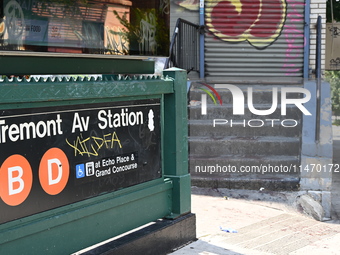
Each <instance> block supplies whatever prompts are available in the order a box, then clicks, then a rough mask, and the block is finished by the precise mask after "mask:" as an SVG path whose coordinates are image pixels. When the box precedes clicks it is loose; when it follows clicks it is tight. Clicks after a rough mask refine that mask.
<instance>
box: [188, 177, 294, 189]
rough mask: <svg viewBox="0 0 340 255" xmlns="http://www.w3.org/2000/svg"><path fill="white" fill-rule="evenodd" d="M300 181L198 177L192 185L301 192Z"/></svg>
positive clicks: (288, 178)
mask: <svg viewBox="0 0 340 255" xmlns="http://www.w3.org/2000/svg"><path fill="white" fill-rule="evenodd" d="M299 183H300V179H299V178H298V177H293V178H291V177H286V178H284V177H282V178H279V177H278V176H277V175H274V176H272V178H269V177H268V178H266V179H263V178H259V179H256V178H254V177H251V178H247V177H239V178H211V177H207V178H204V177H197V176H193V177H192V178H191V185H192V186H196V187H202V188H212V189H218V188H227V189H249V190H261V189H266V190H274V191H280V190H283V191H293V190H299Z"/></svg>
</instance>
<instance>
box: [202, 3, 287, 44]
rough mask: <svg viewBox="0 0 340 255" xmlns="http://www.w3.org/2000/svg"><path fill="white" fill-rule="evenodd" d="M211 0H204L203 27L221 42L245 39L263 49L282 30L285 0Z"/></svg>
mask: <svg viewBox="0 0 340 255" xmlns="http://www.w3.org/2000/svg"><path fill="white" fill-rule="evenodd" d="M215 3H216V2H210V3H208V8H207V26H208V27H209V30H210V31H211V32H212V33H213V34H214V35H215V36H217V37H218V38H220V39H222V40H224V41H230V42H241V41H248V42H249V43H250V44H251V45H253V46H255V47H257V48H265V47H267V46H269V45H270V44H271V43H273V42H274V41H275V40H276V39H277V38H278V36H279V35H280V33H281V31H282V27H283V24H284V21H285V17H286V2H285V0H222V1H219V2H217V3H216V4H215Z"/></svg>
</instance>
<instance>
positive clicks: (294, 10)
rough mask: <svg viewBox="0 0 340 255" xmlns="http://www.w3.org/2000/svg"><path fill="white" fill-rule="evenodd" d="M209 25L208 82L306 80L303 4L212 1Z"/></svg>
mask: <svg viewBox="0 0 340 255" xmlns="http://www.w3.org/2000/svg"><path fill="white" fill-rule="evenodd" d="M205 20H206V26H207V31H206V36H205V68H206V70H205V72H206V78H207V80H208V81H209V80H210V81H216V82H218V81H222V82H225V81H240V82H242V81H252V82H254V81H257V82H280V83H282V82H288V81H289V82H298V81H300V80H301V79H302V76H303V52H304V0H229V1H223V0H222V1H219V0H210V1H206V4H205Z"/></svg>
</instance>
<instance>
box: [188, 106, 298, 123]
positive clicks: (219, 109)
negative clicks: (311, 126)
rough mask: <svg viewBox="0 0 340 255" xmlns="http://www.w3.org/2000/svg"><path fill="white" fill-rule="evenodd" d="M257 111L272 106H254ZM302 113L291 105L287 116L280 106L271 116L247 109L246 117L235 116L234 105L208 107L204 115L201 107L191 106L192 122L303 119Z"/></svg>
mask: <svg viewBox="0 0 340 255" xmlns="http://www.w3.org/2000/svg"><path fill="white" fill-rule="evenodd" d="M254 107H255V109H257V110H268V109H270V107H271V105H264V104H262V105H254ZM301 114H302V113H301V111H300V110H299V109H298V108H296V107H294V106H291V105H288V106H287V111H286V115H282V113H281V106H278V107H277V109H276V110H275V111H274V112H273V113H272V114H270V115H265V116H261V115H256V114H253V113H252V112H250V111H249V110H248V109H247V108H246V109H245V110H244V115H233V105H232V104H224V105H207V114H206V115H202V109H201V106H200V105H198V106H190V107H189V119H190V120H208V119H235V120H238V119H245V120H246V121H249V120H250V119H262V120H265V119H279V120H283V119H294V120H300V119H301V116H302V115H301Z"/></svg>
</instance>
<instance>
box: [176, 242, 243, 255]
mask: <svg viewBox="0 0 340 255" xmlns="http://www.w3.org/2000/svg"><path fill="white" fill-rule="evenodd" d="M171 254H172V255H198V254H202V255H203V254H204V255H217V254H218V255H243V254H241V253H238V252H235V251H232V250H229V249H225V248H223V247H220V246H216V245H213V244H211V243H208V242H205V241H203V240H197V241H196V242H193V243H191V244H189V245H187V246H185V247H184V248H182V249H180V250H178V251H175V252H173V253H171Z"/></svg>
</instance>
